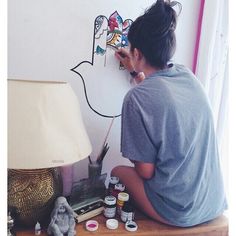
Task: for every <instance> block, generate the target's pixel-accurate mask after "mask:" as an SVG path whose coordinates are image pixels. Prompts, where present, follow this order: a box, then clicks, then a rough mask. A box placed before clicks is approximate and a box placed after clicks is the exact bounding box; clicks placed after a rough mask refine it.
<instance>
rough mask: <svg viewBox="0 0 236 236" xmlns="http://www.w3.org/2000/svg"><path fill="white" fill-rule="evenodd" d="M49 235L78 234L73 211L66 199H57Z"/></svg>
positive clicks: (48, 231)
mask: <svg viewBox="0 0 236 236" xmlns="http://www.w3.org/2000/svg"><path fill="white" fill-rule="evenodd" d="M47 233H48V234H53V235H54V236H64V235H67V236H74V235H75V234H76V231H75V220H74V216H73V210H72V208H71V206H70V205H69V204H68V202H67V200H66V198H65V197H58V198H57V199H56V201H55V206H54V209H53V211H52V213H51V222H50V224H49V226H48V229H47Z"/></svg>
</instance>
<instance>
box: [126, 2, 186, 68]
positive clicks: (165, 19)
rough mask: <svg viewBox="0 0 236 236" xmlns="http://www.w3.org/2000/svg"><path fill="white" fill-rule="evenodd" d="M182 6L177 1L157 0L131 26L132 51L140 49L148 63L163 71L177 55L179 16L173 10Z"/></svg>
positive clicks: (129, 35) (129, 37)
mask: <svg viewBox="0 0 236 236" xmlns="http://www.w3.org/2000/svg"><path fill="white" fill-rule="evenodd" d="M176 4H177V5H179V6H180V10H181V4H180V3H179V2H176V1H172V2H171V1H164V0H157V1H156V3H155V4H153V5H152V6H151V7H150V8H149V9H147V10H146V11H145V13H144V14H143V15H142V16H139V17H138V18H137V19H136V20H135V21H134V22H133V24H132V25H131V27H130V30H129V33H128V40H129V42H130V44H131V51H133V50H134V48H137V49H139V50H140V51H141V52H142V54H143V55H144V57H145V59H146V60H147V62H148V63H149V64H150V65H151V66H153V67H156V68H160V69H163V68H165V67H166V65H167V62H168V61H169V60H170V59H171V57H172V56H173V55H174V53H175V49H176V38H175V29H176V21H177V14H176V12H175V10H174V9H173V6H175V5H176Z"/></svg>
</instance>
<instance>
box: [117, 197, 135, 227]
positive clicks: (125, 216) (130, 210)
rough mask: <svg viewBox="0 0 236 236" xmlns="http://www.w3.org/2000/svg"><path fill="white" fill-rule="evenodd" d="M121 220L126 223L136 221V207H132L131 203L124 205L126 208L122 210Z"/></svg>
mask: <svg viewBox="0 0 236 236" xmlns="http://www.w3.org/2000/svg"><path fill="white" fill-rule="evenodd" d="M120 218H121V220H122V221H123V222H124V223H125V222H127V221H133V220H134V207H133V206H132V205H131V203H130V201H127V202H125V203H124V206H123V207H122V209H121V215H120Z"/></svg>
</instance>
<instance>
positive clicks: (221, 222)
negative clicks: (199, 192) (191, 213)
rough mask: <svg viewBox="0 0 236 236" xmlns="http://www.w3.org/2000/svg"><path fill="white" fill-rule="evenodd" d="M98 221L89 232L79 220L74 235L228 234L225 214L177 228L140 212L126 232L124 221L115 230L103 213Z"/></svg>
mask: <svg viewBox="0 0 236 236" xmlns="http://www.w3.org/2000/svg"><path fill="white" fill-rule="evenodd" d="M93 219H94V220H97V221H98V223H99V227H98V230H97V231H95V232H89V231H87V230H86V229H85V222H81V223H79V224H77V226H76V235H77V236H85V235H95V234H96V236H99V235H100V236H103V235H110V236H115V235H119V236H128V235H129V236H130V234H132V235H139V236H169V235H179V236H180V235H181V236H200V235H201V236H228V219H227V218H226V217H225V216H220V217H218V218H217V219H215V220H213V221H211V222H209V223H205V224H202V225H199V226H195V227H191V228H178V227H172V226H167V225H164V224H161V223H157V222H154V221H152V220H150V219H147V218H146V217H144V216H143V215H141V214H137V216H136V218H135V221H136V223H137V224H138V230H137V231H136V232H128V231H126V229H125V227H124V223H122V222H119V227H118V229H116V230H110V229H107V228H106V218H105V217H104V216H103V215H99V216H96V217H94V218H93ZM32 235H34V230H21V231H18V232H17V233H16V236H32ZM46 235H47V234H46V233H45V231H43V232H42V233H41V236H46Z"/></svg>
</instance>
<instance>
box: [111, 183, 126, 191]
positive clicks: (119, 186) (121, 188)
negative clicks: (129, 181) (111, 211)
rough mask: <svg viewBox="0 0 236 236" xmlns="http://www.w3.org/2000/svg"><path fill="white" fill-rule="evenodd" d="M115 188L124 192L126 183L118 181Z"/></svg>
mask: <svg viewBox="0 0 236 236" xmlns="http://www.w3.org/2000/svg"><path fill="white" fill-rule="evenodd" d="M114 189H115V190H119V191H121V192H123V191H124V190H125V185H124V184H121V183H118V184H116V185H115V187H114Z"/></svg>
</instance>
